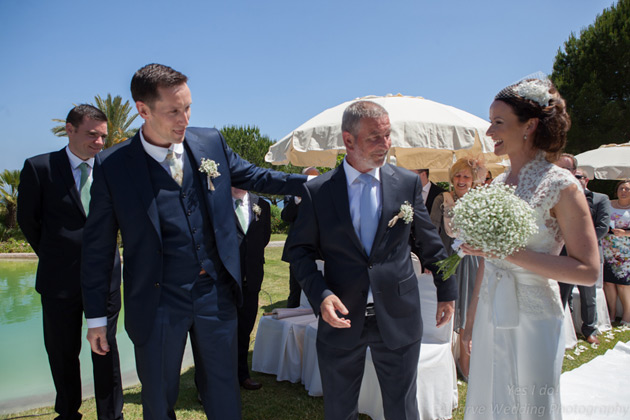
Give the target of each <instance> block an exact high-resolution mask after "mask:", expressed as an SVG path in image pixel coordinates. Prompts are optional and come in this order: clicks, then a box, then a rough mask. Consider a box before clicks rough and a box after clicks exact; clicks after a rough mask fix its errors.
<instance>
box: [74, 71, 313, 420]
mask: <svg viewBox="0 0 630 420" xmlns="http://www.w3.org/2000/svg"><path fill="white" fill-rule="evenodd" d="M187 80H188V79H187V77H186V76H185V75H183V74H182V73H180V72H178V71H175V70H173V69H172V68H170V67H167V66H164V65H160V64H149V65H147V66H145V67H143V68H141V69H140V70H138V71H137V72H136V74H135V75H134V77H133V79H132V81H131V92H132V96H133V99H134V101H135V102H136V107H137V108H138V113H139V114H140V116H141V117H142V118H143V119H144V125H143V126H142V128H141V129H140V131H139V132H138V134H137V135H136V136H135V137H134V138H133V139H132V140H130V141H127V142H124V143H122V144H120V145H117V146H114V147H112V148H110V149H108V150H107V151H106V152H104V153H103V154H101V155H98V156H97V158H96V165H95V169H94V172H95V175H94V184H93V185H92V202H91V205H90V217H89V218H88V221H87V224H86V227H85V232H84V240H83V264H82V276H81V279H82V284H83V295H84V300H85V314H86V317H87V318H88V323H89V324H90V325H89V327H90V328H89V330H88V340H89V341H90V344H91V346H92V349H93V351H95V352H97V353H100V354H105V353H106V352H107V351H108V350H109V346H108V343H107V340H106V336H105V331H104V329H103V327H101V325H102V324H101V322H102V318H101V317H103V316H104V315H105V309H106V308H105V307H106V303H105V297H106V296H105V289H106V287H105V286H106V285H105V281H106V279H107V278H108V276H109V273H110V271H111V269H110V267H109V264H108V263H107V261H109V260H111V258H112V254H113V253H114V251H115V248H116V232H117V231H118V229H120V233H121V235H122V240H123V245H124V261H125V264H124V273H123V278H124V281H125V318H126V319H125V326H126V329H127V332H128V334H129V337H130V338H131V340H132V341H133V344H134V347H135V355H136V368H137V371H138V376H139V377H140V381H141V382H142V405H143V416H144V418H145V419H166V418H170V419H173V418H175V412H174V405H175V402H176V401H177V396H178V391H179V389H178V384H179V375H180V369H181V363H182V357H183V354H184V347H185V344H186V338H187V336H188V335H189V334H190V339H191V343H192V346H193V350H194V351H195V353H196V355H197V356H198V357H197V358H196V364H195V366H196V368H197V369H200V370H201V371H202V375H200V376H199V377H200V378H201V381H200V382H199V383H198V386H199V393H200V396H201V399H202V400H203V405H204V410H205V413H206V416H207V417H208V418H209V419H221V420H230V419H240V418H241V410H240V392H239V385H238V381H237V345H236V344H237V334H236V331H237V329H236V327H237V306H238V305H240V303H241V302H242V299H243V296H242V292H241V264H240V257H239V247H238V238H237V234H236V224H235V223H234V207H233V206H232V196H231V187H232V186H235V187H238V188H242V189H246V190H254V191H261V192H265V193H269V194H297V193H299V191H300V187H301V185H302V184H303V183H304V181H305V179H306V177H304V176H302V175H288V174H284V173H282V172H276V171H272V170H268V169H261V168H258V167H256V166H254V165H252V164H251V163H249V162H247V161H245V160H243V159H241V158H240V157H239V156H238V155H236V154H235V153H234V152H233V151H232V150H231V149H230V148H229V147H228V146H227V144H226V143H225V140H224V139H223V137H222V136H221V134H220V133H219V131H217V130H216V129H207V128H189V127H188V121H189V118H190V109H191V103H192V99H191V94H190V89H189V88H188V85H187Z"/></svg>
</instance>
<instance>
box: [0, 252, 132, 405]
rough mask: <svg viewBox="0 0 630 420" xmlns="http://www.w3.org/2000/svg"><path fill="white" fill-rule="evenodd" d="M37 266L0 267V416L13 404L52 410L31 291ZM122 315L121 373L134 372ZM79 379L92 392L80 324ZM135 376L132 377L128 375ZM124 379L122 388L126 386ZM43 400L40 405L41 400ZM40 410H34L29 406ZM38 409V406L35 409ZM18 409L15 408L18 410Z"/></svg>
mask: <svg viewBox="0 0 630 420" xmlns="http://www.w3.org/2000/svg"><path fill="white" fill-rule="evenodd" d="M36 268H37V260H18V261H12V260H9V261H0V412H14V411H17V409H15V407H16V406H15V404H13V403H12V402H14V401H16V400H21V401H23V400H24V399H29V400H30V401H31V402H33V401H37V400H38V396H41V397H42V398H43V399H44V400H43V401H42V403H44V405H46V403H47V404H52V402H53V400H51V395H52V396H53V398H54V386H53V381H52V377H51V374H50V368H49V366H48V357H47V355H46V350H45V349H44V337H43V332H42V311H41V300H40V295H39V294H38V293H37V292H36V291H35V270H36ZM123 318H124V314H123V313H122V312H121V316H120V317H119V323H118V336H117V337H118V348H119V352H120V358H121V360H120V364H121V371H122V372H126V373H129V372H132V373H133V372H135V361H134V353H133V345H132V344H131V341H130V340H129V338H128V337H127V333H126V332H125V330H124V326H123ZM83 329H84V332H83V337H84V340H83V345H82V349H81V356H80V358H81V377H82V383H83V385H84V388H85V385H89V389H88V390H87V392H85V391H84V398H85V397H87V396H89V395H90V390H91V389H92V386H91V383H92V361H91V357H90V345H89V343H88V342H87V340H86V339H85V335H86V333H87V326H86V324H85V322H84V323H83ZM132 376H133V375H132ZM129 385H132V383H126V382H125V381H124V379H123V386H129ZM40 400H41V399H40ZM29 405H31V406H32V405H38V404H32V403H31V404H29ZM39 405H41V403H40V404H39ZM17 407H18V408H20V407H19V406H17Z"/></svg>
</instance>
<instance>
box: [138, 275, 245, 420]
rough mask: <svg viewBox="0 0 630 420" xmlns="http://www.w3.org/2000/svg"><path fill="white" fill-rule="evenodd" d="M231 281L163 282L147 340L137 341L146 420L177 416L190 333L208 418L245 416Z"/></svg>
mask: <svg viewBox="0 0 630 420" xmlns="http://www.w3.org/2000/svg"><path fill="white" fill-rule="evenodd" d="M230 282H232V280H231V279H230V278H228V277H227V276H226V278H224V279H222V280H214V279H213V278H211V277H210V276H208V275H207V274H204V275H203V276H200V277H199V279H198V280H197V281H196V282H195V284H194V286H193V287H192V290H185V289H183V288H181V287H178V286H176V285H169V284H168V283H167V282H164V283H163V288H162V294H161V297H160V303H159V306H158V309H157V312H156V316H155V318H154V321H153V324H152V325H148V326H147V328H151V334H150V335H149V338H148V339H147V341H146V342H144V343H141V344H136V343H134V344H135V353H136V367H137V371H138V377H139V378H140V382H141V383H142V408H143V417H144V419H145V420H165V419H175V409H174V406H175V402H176V401H177V396H178V394H179V378H180V371H181V366H182V358H183V355H184V349H185V347H186V338H187V336H188V335H189V334H190V340H191V344H192V347H193V352H194V354H195V369H196V375H195V380H196V383H197V387H198V390H199V394H200V396H201V399H202V401H203V407H204V411H205V413H206V416H207V418H208V419H210V420H238V419H240V418H241V396H240V390H239V384H238V381H237V376H236V366H237V361H236V353H237V347H236V325H237V318H236V304H235V302H234V294H233V292H232V285H231V283H230Z"/></svg>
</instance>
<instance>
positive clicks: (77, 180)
mask: <svg viewBox="0 0 630 420" xmlns="http://www.w3.org/2000/svg"><path fill="white" fill-rule="evenodd" d="M66 154H67V155H68V160H70V169H72V176H73V177H74V185H75V186H76V187H77V191H78V192H79V195H81V169H80V168H79V165H80V164H82V163H84V162H85V163H87V165H88V178H90V179H91V178H92V169H93V168H94V158H89V159H88V160H82V159H81V158H80V157H78V156H77V155H75V154H74V153H72V151H71V150H70V147H69V146H66Z"/></svg>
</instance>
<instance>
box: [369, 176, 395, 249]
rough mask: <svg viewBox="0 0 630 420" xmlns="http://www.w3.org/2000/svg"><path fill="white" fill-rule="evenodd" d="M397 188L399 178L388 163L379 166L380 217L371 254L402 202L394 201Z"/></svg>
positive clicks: (382, 240)
mask: <svg viewBox="0 0 630 420" xmlns="http://www.w3.org/2000/svg"><path fill="white" fill-rule="evenodd" d="M398 188H399V179H398V176H396V173H395V172H394V170H393V169H392V168H391V166H389V165H384V166H383V167H382V168H381V193H382V200H381V218H380V219H379V222H378V229H377V230H376V235H375V237H374V246H373V247H372V251H373V252H372V255H373V254H374V251H376V250H377V249H378V246H379V244H382V243H384V237H385V235H386V234H387V232H388V227H387V223H389V221H390V220H391V218H392V217H394V215H395V214H397V213H398V211H399V208H400V205H401V204H402V203H396V191H398Z"/></svg>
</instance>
